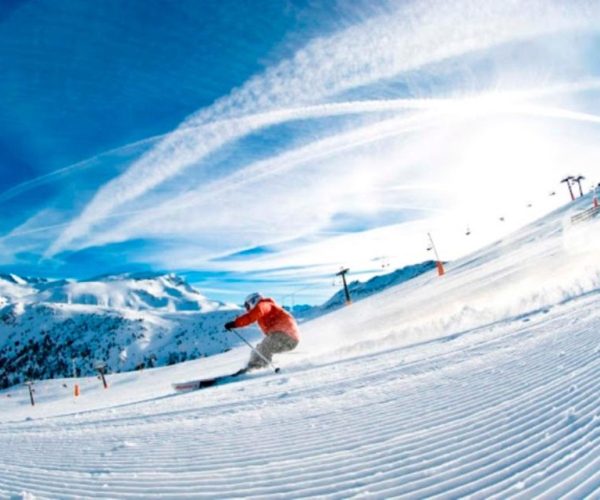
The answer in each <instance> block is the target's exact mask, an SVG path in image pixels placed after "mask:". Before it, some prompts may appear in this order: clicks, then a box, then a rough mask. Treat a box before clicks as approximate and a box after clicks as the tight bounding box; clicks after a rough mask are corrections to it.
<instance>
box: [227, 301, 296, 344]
mask: <svg viewBox="0 0 600 500" xmlns="http://www.w3.org/2000/svg"><path fill="white" fill-rule="evenodd" d="M255 321H258V326H260V329H261V330H262V331H263V332H264V334H265V335H270V334H271V333H275V332H281V333H285V334H286V335H288V336H290V337H292V338H293V339H295V340H297V341H299V340H300V334H299V332H298V325H297V324H296V320H295V319H294V318H293V317H292V315H291V314H290V313H288V312H287V311H286V310H285V309H283V308H282V307H280V306H278V305H277V304H275V301H274V300H273V299H260V301H259V302H258V304H256V305H255V306H254V307H253V308H252V309H250V311H248V312H247V313H246V314H242V315H241V316H238V317H237V318H236V319H235V321H234V323H235V326H236V327H237V328H242V327H244V326H248V325H250V324H252V323H254V322H255Z"/></svg>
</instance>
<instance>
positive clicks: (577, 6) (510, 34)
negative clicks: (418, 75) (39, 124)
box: [47, 0, 600, 255]
mask: <svg viewBox="0 0 600 500" xmlns="http://www.w3.org/2000/svg"><path fill="white" fill-rule="evenodd" d="M599 25H600V7H599V6H598V5H597V4H596V3H595V2H586V1H578V2H561V1H547V0H536V1H532V2H527V3H526V4H523V3H522V2H494V1H484V2H481V1H475V0H462V1H456V2H419V3H414V4H410V5H408V6H403V7H401V8H394V7H389V9H387V12H386V13H385V15H381V16H377V17H375V18H372V19H368V20H367V21H364V22H361V23H359V24H358V25H356V26H352V27H350V28H347V29H344V30H342V31H340V32H337V33H334V34H332V35H329V36H325V37H321V38H317V39H315V40H313V41H310V42H308V43H307V44H306V45H305V46H304V47H303V48H302V49H300V50H298V51H297V52H296V53H295V54H294V55H293V56H292V57H291V58H289V59H286V60H284V61H282V62H281V63H278V64H275V65H274V66H272V67H271V68H268V69H267V70H266V71H265V72H264V73H263V74H259V75H257V76H255V77H254V78H252V79H250V80H249V81H248V82H246V83H245V84H244V85H242V87H240V89H239V90H236V91H233V92H232V93H231V94H229V95H228V96H225V97H223V98H222V99H220V100H219V101H217V102H216V103H215V104H214V105H213V106H211V107H209V108H206V109H203V110H200V111H199V112H198V113H197V114H195V115H193V116H191V117H190V118H189V119H188V120H186V121H185V122H184V123H182V124H181V126H180V127H179V128H178V129H177V130H175V131H174V132H173V133H172V134H170V135H169V136H168V137H166V138H165V139H164V140H163V141H161V142H160V143H159V144H158V145H157V146H156V147H155V148H154V149H153V150H151V151H150V152H149V153H147V154H145V155H144V156H142V157H141V158H140V159H139V160H138V161H136V162H134V163H133V165H132V166H131V167H130V168H129V169H128V170H127V171H126V172H124V173H123V174H122V175H120V176H119V177H117V178H115V179H114V180H112V181H110V182H109V183H107V184H105V185H104V186H102V187H101V188H100V189H99V190H98V192H97V193H96V195H95V196H94V198H93V199H92V200H91V201H90V203H89V204H88V205H87V206H86V207H85V209H84V210H83V211H82V213H81V215H79V216H78V217H76V218H75V219H74V220H73V221H72V222H71V224H70V225H69V226H68V227H67V228H66V229H65V230H64V231H63V232H62V234H61V235H60V236H59V237H58V238H57V239H56V240H55V241H54V242H53V243H52V245H51V246H50V247H49V249H48V251H47V255H54V254H56V253H58V252H61V251H63V250H68V249H71V248H78V247H81V245H82V243H83V244H96V243H99V242H108V241H109V240H110V239H111V238H113V237H114V238H116V239H121V238H126V237H129V235H130V234H131V231H130V229H127V223H126V224H125V225H123V226H121V230H111V231H108V232H104V231H102V230H101V226H102V221H103V220H105V218H106V217H108V216H110V214H111V213H115V212H117V211H119V210H120V209H121V207H125V206H126V205H131V204H132V203H134V202H135V201H136V200H137V199H139V198H140V197H144V196H148V195H149V196H153V194H152V191H153V190H155V189H156V188H157V187H158V186H160V185H161V184H163V183H165V182H166V181H168V180H169V179H172V178H173V177H175V176H178V175H181V174H182V173H183V172H184V171H185V170H186V169H189V168H190V167H195V168H197V169H198V168H205V169H206V168H210V166H209V165H207V164H205V163H203V160H204V159H206V158H207V157H208V156H209V155H210V154H211V153H213V152H214V151H216V150H218V149H220V148H222V147H223V146H225V145H227V144H231V143H232V142H234V141H236V140H238V139H240V138H242V137H245V136H247V135H248V134H250V133H253V132H256V131H258V130H261V129H264V128H265V127H272V126H274V125H277V124H280V123H286V122H288V121H290V120H294V119H297V118H298V117H301V116H303V115H302V111H300V112H298V111H294V110H285V109H281V108H284V107H290V106H292V107H293V108H298V107H302V106H303V105H307V104H313V105H315V104H318V103H320V102H321V103H322V102H323V101H326V100H329V99H332V98H334V97H335V96H338V95H340V94H342V93H344V92H346V91H348V90H351V89H357V88H362V87H365V86H368V85H370V84H373V83H374V82H378V81H382V80H385V79H388V78H391V77H396V76H397V75H401V74H403V73H406V72H410V71H414V70H417V69H419V68H423V67H425V66H427V65H431V64H432V63H436V62H440V61H443V60H447V59H449V58H457V57H460V56H462V55H465V54H471V53H474V52H476V51H484V50H487V49H490V48H492V47H496V46H499V45H501V44H505V43H508V42H516V41H522V40H526V39H533V38H536V37H540V36H545V35H548V34H552V33H558V32H572V31H582V30H583V31H585V30H596V29H598V27H599ZM417 105H418V103H415V106H417ZM351 106H352V105H350V104H349V105H348V108H351ZM408 107H410V106H409V105H405V108H408ZM265 110H266V112H265ZM365 111H366V110H365ZM321 112H322V113H323V114H326V113H327V110H322V111H321ZM329 112H331V110H330V111H329ZM340 112H342V111H340ZM348 112H352V111H350V109H349V110H348ZM316 115H317V113H316V112H314V115H313V116H316ZM304 116H306V113H305V115H304ZM358 142H360V141H358ZM290 154H293V153H290ZM266 161H267V162H268V161H269V160H266ZM246 175H250V172H247V173H246ZM313 188H314V186H313ZM169 195H171V193H170V194H169ZM273 199H274V201H278V198H277V197H276V196H275V197H274V198H273ZM133 211H134V212H135V207H133ZM215 219H216V220H219V219H220V218H219V217H216V218H215ZM227 220H228V218H227V217H225V218H224V219H223V222H226V221H227ZM135 224H136V222H135V219H133V220H132V221H131V222H130V223H129V224H128V225H129V228H131V227H133V226H135ZM174 224H175V222H174ZM187 230H190V231H193V230H194V226H193V225H192V226H191V227H190V226H187ZM95 233H98V234H95ZM86 242H87V243H86Z"/></svg>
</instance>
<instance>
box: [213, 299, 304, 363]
mask: <svg viewBox="0 0 600 500" xmlns="http://www.w3.org/2000/svg"><path fill="white" fill-rule="evenodd" d="M244 307H245V308H246V311H247V312H246V313H245V314H242V315H241V316H238V317H237V318H236V319H235V320H233V321H229V322H228V323H226V324H225V329H226V330H232V329H233V328H243V327H245V326H248V325H250V324H252V323H254V322H255V321H258V326H259V327H260V329H261V330H262V331H263V333H264V334H265V338H264V339H263V340H262V342H260V344H258V345H257V346H256V350H257V351H258V352H259V353H260V354H257V353H256V352H254V351H253V352H252V354H251V356H250V360H249V361H248V364H247V365H246V367H245V368H243V369H242V370H240V372H239V373H243V372H246V371H248V370H254V369H257V368H263V367H265V366H267V364H268V363H267V361H266V360H265V359H267V360H269V361H271V359H272V357H273V354H276V353H279V352H286V351H291V350H292V349H295V348H296V346H297V345H298V342H299V341H300V334H299V332H298V325H297V324H296V320H295V319H294V317H293V316H292V315H291V314H290V313H288V312H287V311H286V310H285V309H283V308H282V307H280V306H278V305H277V304H276V303H275V301H274V300H273V299H269V298H264V297H263V296H262V295H261V294H260V293H258V292H256V293H251V294H250V295H248V297H246V300H245V301H244ZM261 355H262V357H261ZM263 358H265V359H263Z"/></svg>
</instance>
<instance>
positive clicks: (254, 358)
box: [247, 332, 298, 370]
mask: <svg viewBox="0 0 600 500" xmlns="http://www.w3.org/2000/svg"><path fill="white" fill-rule="evenodd" d="M297 345H298V341H297V340H294V339H293V338H292V337H290V336H289V335H286V334H285V333H281V332H274V333H271V334H269V335H267V336H265V338H264V339H263V340H262V342H261V343H260V344H258V345H257V346H256V350H257V351H258V352H260V353H261V354H262V355H263V356H264V357H265V358H267V359H268V360H269V361H271V359H272V358H273V354H277V353H278V352H286V351H291V350H292V349H294V348H295V347H296V346H297ZM265 366H267V362H266V361H265V360H264V359H262V358H261V357H260V356H259V355H258V354H256V353H255V352H254V351H253V352H252V354H251V355H250V361H248V366H247V369H248V370H252V369H255V368H263V367H265Z"/></svg>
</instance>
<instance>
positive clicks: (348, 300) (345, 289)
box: [335, 267, 352, 306]
mask: <svg viewBox="0 0 600 500" xmlns="http://www.w3.org/2000/svg"><path fill="white" fill-rule="evenodd" d="M348 271H350V269H348V268H347V267H345V268H342V269H341V270H340V271H339V272H338V273H335V275H336V276H341V277H342V283H344V295H345V296H346V305H347V306H349V305H350V304H352V299H351V298H350V291H349V290H348V283H346V273H347V272H348Z"/></svg>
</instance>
